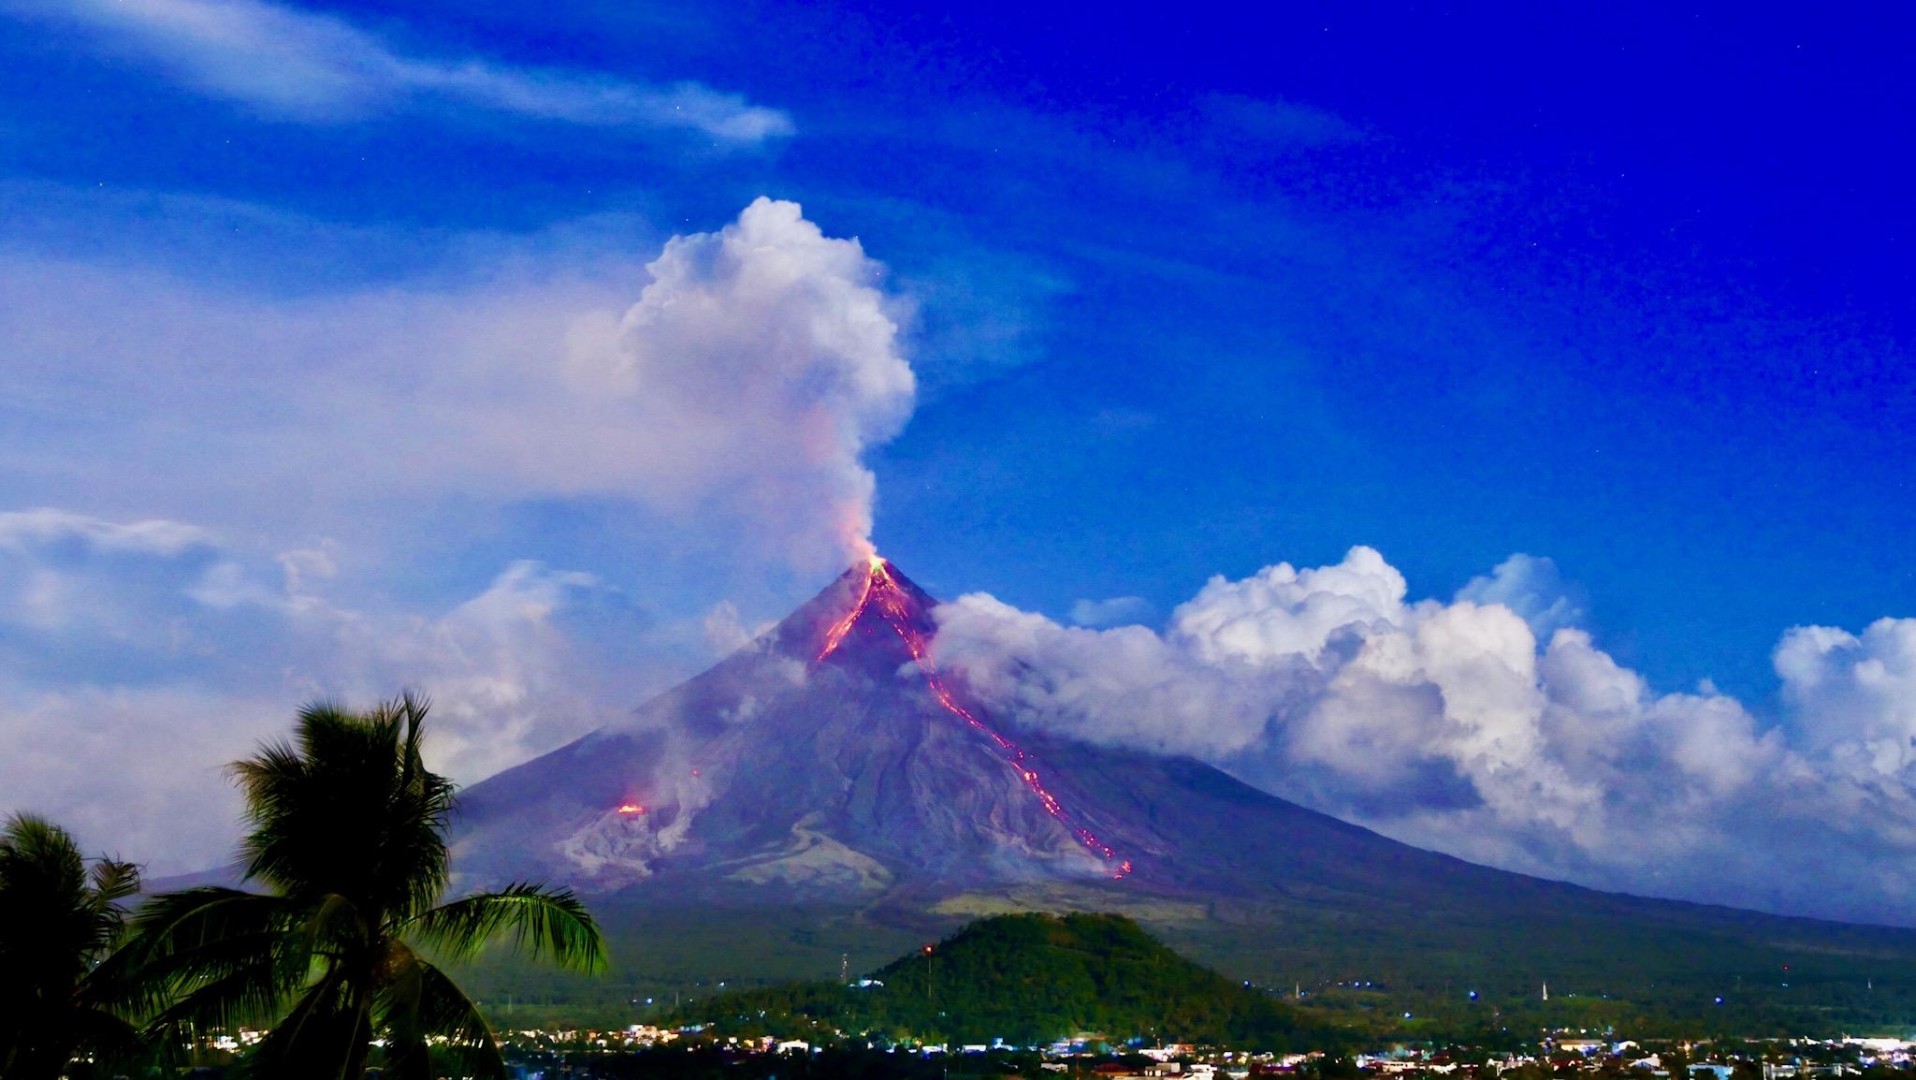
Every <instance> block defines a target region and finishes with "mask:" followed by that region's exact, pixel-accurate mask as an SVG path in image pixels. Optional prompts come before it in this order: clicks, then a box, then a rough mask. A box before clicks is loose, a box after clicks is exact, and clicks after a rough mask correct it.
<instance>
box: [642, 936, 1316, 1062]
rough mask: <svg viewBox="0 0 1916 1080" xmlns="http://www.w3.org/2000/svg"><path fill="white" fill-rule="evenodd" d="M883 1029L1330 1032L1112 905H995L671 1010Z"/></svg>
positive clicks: (1295, 1041) (984, 1035) (1292, 1042)
mask: <svg viewBox="0 0 1916 1080" xmlns="http://www.w3.org/2000/svg"><path fill="white" fill-rule="evenodd" d="M678 1018H679V1019H680V1020H682V1021H685V1022H697V1021H708V1022H711V1023H714V1024H716V1025H718V1026H719V1027H720V1028H721V1029H730V1028H734V1027H736V1028H738V1029H739V1030H741V1031H753V1030H770V1029H774V1028H779V1029H787V1030H790V1029H793V1026H794V1024H813V1025H818V1026H822V1027H825V1028H831V1029H836V1030H842V1031H849V1032H864V1033H870V1034H873V1035H879V1036H884V1037H889V1038H894V1039H901V1040H902V1039H908V1038H909V1039H921V1040H928V1041H951V1042H956V1043H989V1042H992V1041H994V1040H1003V1041H1004V1042H1006V1043H1010V1044H1013V1045H1034V1044H1040V1043H1048V1042H1051V1041H1052V1040H1055V1039H1059V1038H1064V1037H1068V1036H1070V1035H1073V1034H1074V1033H1079V1032H1097V1033H1101V1034H1103V1035H1104V1036H1106V1037H1108V1038H1110V1039H1112V1040H1113V1041H1120V1042H1121V1041H1125V1040H1129V1039H1132V1038H1144V1039H1151V1040H1163V1041H1166V1042H1203V1043H1210V1044H1217V1045H1227V1046H1255V1047H1258V1048H1260V1049H1273V1050H1284V1049H1292V1048H1299V1047H1303V1046H1306V1045H1322V1044H1323V1043H1324V1042H1325V1041H1326V1040H1328V1039H1336V1040H1338V1041H1341V1037H1339V1036H1338V1035H1337V1034H1336V1033H1334V1032H1332V1031H1330V1030H1329V1029H1328V1028H1326V1027H1324V1026H1323V1025H1321V1024H1318V1023H1315V1022H1314V1021H1313V1020H1311V1019H1310V1018H1308V1017H1306V1016H1305V1015H1303V1014H1302V1013H1301V1012H1300V1011H1299V1010H1297V1009H1295V1008H1293V1007H1291V1006H1289V1005H1286V1004H1284V1003H1282V1002H1280V1001H1278V1000H1276V999H1275V998H1273V997H1272V996H1271V995H1270V994H1267V993H1263V992H1261V991H1258V990H1254V989H1251V988H1248V987H1246V986H1243V985H1241V984H1239V983H1234V982H1231V981H1230V980H1229V979H1226V978H1224V977H1223V976H1222V975H1219V974H1217V973H1216V972H1214V971H1211V970H1210V969H1208V968H1204V967H1201V966H1199V965H1198V964H1195V963H1193V962H1191V961H1190V960H1187V959H1185V958H1184V957H1182V956H1179V955H1178V954H1177V953H1175V952H1172V951H1171V950H1170V949H1168V948H1165V947H1164V946H1163V945H1162V944H1159V943H1158V942H1157V941H1156V940H1155V939H1153V938H1152V937H1151V936H1150V935H1149V934H1146V933H1145V932H1144V930H1143V929H1141V928H1140V927H1139V926H1138V925H1137V923H1135V922H1132V921H1131V920H1130V919H1127V918H1125V917H1124V916H1121V915H1091V914H1073V915H1043V914H1022V915H1000V916H995V917H992V918H987V919H981V920H979V921H977V922H974V923H972V924H970V925H968V926H966V927H965V928H964V929H962V930H960V931H958V932H957V933H956V934H953V935H952V936H951V937H948V938H946V939H945V940H944V941H942V942H940V943H938V944H937V945H927V946H925V947H924V948H923V949H922V950H920V951H918V952H914V953H912V954H909V955H907V956H904V957H902V958H900V959H898V960H895V961H893V962H892V963H890V964H887V965H886V966H884V967H882V968H880V969H879V970H878V971H876V972H875V973H873V975H872V976H871V979H870V980H869V981H868V985H862V986H861V985H851V986H846V985H842V984H838V983H828V982H810V983H788V984H785V985H781V986H773V987H766V988H763V989H758V990H748V991H742V992H737V993H727V994H722V995H720V996H718V997H716V998H713V999H711V1000H708V1001H705V1002H701V1003H699V1004H697V1005H694V1006H689V1007H686V1008H684V1009H682V1010H681V1011H680V1015H679V1017H678Z"/></svg>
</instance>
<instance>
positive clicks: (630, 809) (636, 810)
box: [619, 802, 645, 817]
mask: <svg viewBox="0 0 1916 1080" xmlns="http://www.w3.org/2000/svg"><path fill="white" fill-rule="evenodd" d="M619 813H621V814H624V815H626V816H628V817H629V816H631V815H633V814H643V813H645V807H643V806H640V805H639V804H638V803H631V802H629V803H620V804H619Z"/></svg>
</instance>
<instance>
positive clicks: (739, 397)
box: [573, 198, 916, 569]
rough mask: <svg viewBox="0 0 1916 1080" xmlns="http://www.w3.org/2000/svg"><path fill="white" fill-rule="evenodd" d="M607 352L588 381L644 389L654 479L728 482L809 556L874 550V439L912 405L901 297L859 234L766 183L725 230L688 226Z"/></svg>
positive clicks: (800, 562)
mask: <svg viewBox="0 0 1916 1080" xmlns="http://www.w3.org/2000/svg"><path fill="white" fill-rule="evenodd" d="M647 270H648V271H650V273H651V275H652V282H651V284H649V285H647V286H646V288H645V291H644V292H643V293H641V294H640V296H639V301H638V303H637V304H635V305H633V306H632V308H631V310H629V311H627V312H626V313H625V317H624V319H623V320H622V321H621V322H620V324H619V327H618V329H617V332H616V339H615V343H613V344H612V346H611V349H610V350H609V355H608V353H607V352H599V351H597V350H593V349H590V348H588V349H586V350H584V351H583V354H582V355H577V356H575V363H574V369H573V372H574V380H575V386H577V387H578V388H579V389H581V390H587V391H596V392H598V393H602V394H604V395H606V396H608V397H610V398H613V399H616V400H622V401H624V402H626V403H628V404H629V406H630V407H631V409H632V412H633V415H632V416H631V417H630V420H631V422H632V423H633V424H635V425H636V427H637V429H638V431H639V432H641V433H642V434H641V436H640V438H639V439H638V440H637V443H636V445H635V446H634V449H635V450H637V451H639V452H642V453H645V454H647V455H648V456H650V457H651V460H650V461H648V462H646V463H644V464H641V465H638V466H637V468H638V470H639V471H640V472H641V473H642V474H643V475H644V477H645V478H646V483H645V485H644V486H645V487H646V488H647V489H648V494H651V495H655V496H656V495H660V494H663V495H665V496H667V497H668V498H669V497H671V496H672V495H674V494H676V495H678V496H679V497H680V499H681V500H683V501H687V502H691V503H698V502H699V501H700V500H704V499H709V498H713V497H717V498H720V499H722V500H724V501H725V502H726V503H728V504H732V505H733V506H735V507H737V508H739V509H741V510H743V511H744V512H746V513H747V514H749V515H751V516H753V517H755V518H757V519H758V520H759V521H760V522H762V523H764V524H765V525H766V526H767V531H768V532H770V533H777V534H779V537H780V540H779V542H781V543H783V544H785V545H786V546H787V550H786V551H785V552H784V554H785V555H786V556H787V557H788V558H789V559H790V561H791V562H792V563H793V565H795V566H798V567H801V568H805V569H816V568H819V567H821V566H825V565H828V564H831V563H835V564H837V565H840V566H842V565H846V564H848V563H851V562H854V561H857V560H859V559H862V558H865V557H867V556H869V555H870V554H871V553H872V546H871V529H872V502H873V496H874V492H875V489H876V483H875V481H874V479H873V477H872V474H871V471H870V470H869V469H867V468H866V467H865V466H864V464H863V463H862V462H861V460H860V457H861V455H862V454H863V453H864V451H865V450H866V449H867V448H868V447H870V446H872V445H874V444H876V443H881V442H884V441H885V440H887V439H890V438H891V437H892V436H894V435H896V434H897V433H898V432H899V430H900V429H901V428H902V427H903V426H904V424H905V421H906V420H907V419H908V418H909V417H910V415H911V410H912V403H913V398H914V395H915V392H916V380H915V378H914V376H913V374H912V370H911V366H910V364H908V363H907V362H906V360H905V358H904V357H903V356H902V355H901V353H900V351H899V342H898V337H899V316H900V315H901V314H902V311H901V306H900V302H899V301H898V300H896V299H894V298H892V297H890V296H888V295H887V294H886V293H885V292H884V291H882V290H881V288H880V287H879V286H880V283H881V282H882V281H883V278H884V267H883V266H882V265H880V264H879V263H877V262H875V261H873V260H872V259H870V258H868V257H866V255H865V252H864V249H863V248H862V247H860V245H859V243H858V241H857V240H855V239H852V240H842V239H835V238H831V237H827V236H825V235H824V233H823V232H821V231H820V230H819V228H818V226H817V225H814V224H812V223H811V222H809V221H807V220H805V218H804V216H803V214H802V212H801V211H800V209H799V206H798V204H796V203H790V202H778V201H774V200H771V199H766V198H760V199H758V200H756V201H754V202H753V203H752V204H751V205H750V206H748V207H746V208H745V211H744V212H743V213H741V214H740V215H739V218H738V221H736V222H734V223H733V224H731V225H727V226H726V227H725V228H724V229H721V230H720V231H718V232H716V233H696V234H693V235H690V236H680V237H674V238H673V239H672V240H671V241H669V242H668V243H667V244H666V245H665V250H664V252H663V253H662V254H660V256H659V257H658V258H657V259H656V260H654V261H653V262H652V263H651V264H650V265H649V266H648V267H647Z"/></svg>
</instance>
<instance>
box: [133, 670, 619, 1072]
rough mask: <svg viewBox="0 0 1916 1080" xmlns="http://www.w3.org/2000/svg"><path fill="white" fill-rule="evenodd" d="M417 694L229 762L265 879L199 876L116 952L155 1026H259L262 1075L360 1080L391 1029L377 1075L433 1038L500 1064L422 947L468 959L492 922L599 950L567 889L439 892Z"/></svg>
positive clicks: (248, 861)
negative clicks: (123, 957) (248, 884)
mask: <svg viewBox="0 0 1916 1080" xmlns="http://www.w3.org/2000/svg"><path fill="white" fill-rule="evenodd" d="M426 711H427V703H426V702H425V700H424V699H422V698H419V697H415V696H413V695H412V694H406V695H402V696H401V697H399V698H398V699H396V700H394V701H390V702H387V703H385V704H382V705H381V706H379V707H378V708H377V709H374V710H373V711H372V712H370V713H365V714H354V713H349V712H345V711H343V710H341V709H339V708H337V707H335V706H332V705H328V704H323V703H321V704H314V705H309V706H307V707H306V708H305V709H303V710H301V712H300V714H299V722H298V725H297V731H296V734H295V737H294V740H293V741H292V742H290V743H288V742H275V743H268V744H266V745H264V746H262V747H261V748H260V750H259V752H258V753H257V754H255V755H254V756H253V757H250V758H248V759H246V760H244V761H240V762H237V763H235V764H234V765H233V766H232V772H233V775H234V777H235V778H236V779H237V780H238V782H239V786H240V788H241V790H242V791H243V792H244V794H245V796H246V819H247V822H248V824H249V825H250V826H251V830H250V832H248V834H247V836H246V839H245V842H244V844H243V847H242V855H243V857H244V860H245V877H246V879H247V880H248V881H258V882H261V883H263V884H265V885H266V886H268V887H270V889H271V890H272V891H271V892H268V893H255V892H247V891H243V890H239V889H231V888H220V887H204V888H194V889H187V890H184V891H181V892H176V893H170V894H167V895H164V896H159V897H155V898H154V899H153V900H152V901H151V902H149V903H148V904H147V905H145V906H144V907H142V908H141V910H140V912H139V915H138V916H137V918H136V919H135V922H134V929H135V931H136V942H135V945H134V946H133V947H130V948H129V949H128V950H127V963H128V964H129V965H130V966H131V967H132V968H133V969H134V970H135V971H136V972H137V975H138V976H139V977H140V978H141V980H142V981H143V982H144V983H145V985H147V986H149V987H150V988H151V989H152V992H153V998H152V1000H151V1001H150V1004H151V1006H152V1007H153V1009H154V1010H155V1011H156V1016H155V1018H154V1020H153V1021H152V1022H151V1025H150V1027H149V1034H150V1035H151V1036H153V1037H154V1038H156V1039H160V1040H162V1041H166V1042H170V1043H172V1044H173V1045H179V1043H180V1042H181V1040H183V1039H185V1038H190V1037H191V1034H192V1032H193V1031H194V1030H195V1028H196V1027H220V1028H227V1029H231V1028H233V1027H236V1026H239V1025H241V1024H245V1023H251V1024H270V1025H271V1031H270V1032H269V1033H268V1034H267V1035H266V1037H265V1038H264V1039H263V1040H262V1041H261V1043H260V1044H259V1046H258V1047H257V1048H256V1050H255V1051H254V1054H253V1056H252V1058H251V1063H252V1066H253V1067H254V1069H255V1070H256V1071H257V1072H258V1073H259V1074H261V1075H265V1076H271V1077H275V1078H278V1077H287V1078H292V1080H306V1078H312V1080H320V1078H325V1080H356V1078H357V1077H359V1076H360V1074H361V1073H362V1072H363V1071H364V1070H365V1066H366V1061H367V1055H368V1052H369V1044H370V1042H371V1040H373V1039H374V1038H375V1037H376V1036H377V1037H380V1038H382V1039H383V1040H384V1056H385V1069H386V1075H388V1076H396V1077H401V1078H412V1077H421V1078H427V1077H430V1076H431V1075H432V1072H431V1068H430V1065H429V1062H428V1056H427V1039H428V1037H429V1036H440V1037H444V1039H445V1042H446V1046H447V1048H448V1049H449V1050H450V1051H451V1052H453V1053H454V1054H455V1055H457V1056H458V1057H460V1058H461V1059H462V1064H464V1065H465V1066H466V1070H467V1071H468V1073H469V1074H471V1075H477V1076H492V1077H502V1076H504V1074H505V1066H504V1063H503V1062H502V1061H501V1059H500V1055H499V1049H498V1045H497V1043H496V1042H495V1041H494V1039H493V1036H492V1032H491V1030H490V1029H489V1028H488V1027H487V1025H486V1022H485V1020H484V1019H483V1018H482V1017H481V1016H480V1014H479V1011H478V1009H477V1008H476V1007H475V1006H474V1005H473V1003H472V1002H471V1001H470V1000H469V999H468V998H467V997H466V996H465V994H464V993H462V992H461V991H460V989H459V988H458V986H456V985H455V984H454V982H453V981H452V979H451V978H449V977H448V976H447V975H446V974H445V973H444V972H443V971H442V970H441V969H440V968H439V967H438V966H437V965H436V964H434V963H433V962H432V961H431V960H430V959H428V956H427V955H426V954H432V955H436V956H439V957H442V958H461V957H465V956H469V955H471V954H472V953H474V952H476V951H477V950H478V949H479V948H480V947H481V946H482V945H484V944H485V942H486V941H488V940H489V939H491V938H493V937H494V936H495V935H497V934H499V933H501V932H510V934H511V935H512V937H513V939H514V943H515V944H516V945H517V946H518V947H519V948H521V949H523V950H525V951H527V952H529V953H530V954H531V955H532V957H533V958H535V959H540V958H545V959H550V960H552V961H554V962H556V963H559V964H561V965H564V966H568V967H573V968H577V969H580V970H586V971H591V970H596V969H598V968H599V967H601V966H602V965H603V963H604V957H605V946H604V942H603V940H602V939H601V938H600V935H599V931H598V927H597V926H596V925H595V924H594V923H593V920H592V917H591V915H590V914H588V913H587V911H586V910H585V907H584V905H582V904H581V903H580V902H579V900H578V899H577V898H576V897H574V896H573V895H572V893H571V892H570V891H569V890H564V889H547V888H545V887H543V886H540V885H534V884H525V883H520V884H514V885H511V886H508V887H507V888H505V889H503V890H501V891H499V892H493V893H483V894H479V895H474V896H467V897H464V898H462V899H458V900H454V901H452V902H450V903H445V904H441V903H440V898H441V895H442V894H443V893H444V892H445V889H446V886H447V884H448V881H449V877H450V871H449V860H448V854H447V850H446V842H445V831H446V825H447V820H448V817H449V815H450V813H451V811H452V807H453V793H454V786H453V784H452V783H451V782H450V781H448V780H447V779H446V778H444V777H442V776H439V775H438V774H436V773H434V772H432V771H431V770H429V769H427V768H426V767H425V765H424V763H423V762H422V761H421V758H420V753H419V748H420V741H421V738H422V735H423V725H424V720H425V716H426Z"/></svg>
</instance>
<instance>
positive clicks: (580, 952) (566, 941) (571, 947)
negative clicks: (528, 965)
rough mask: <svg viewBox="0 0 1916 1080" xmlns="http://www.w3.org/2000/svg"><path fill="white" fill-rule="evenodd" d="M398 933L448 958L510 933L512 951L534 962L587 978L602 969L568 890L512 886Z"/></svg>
mask: <svg viewBox="0 0 1916 1080" xmlns="http://www.w3.org/2000/svg"><path fill="white" fill-rule="evenodd" d="M398 930H399V932H400V933H403V934H408V935H410V936H412V937H414V938H415V939H416V940H418V941H419V942H420V943H421V944H423V945H426V946H428V947H430V948H432V949H435V950H437V951H439V952H440V953H442V954H443V955H446V956H448V957H452V958H465V957H469V956H471V955H473V954H474V953H476V952H478V951H479V949H480V948H482V947H483V946H484V945H485V944H486V942H487V941H490V940H491V939H492V938H493V937H495V936H497V935H498V934H500V933H502V932H507V931H510V933H511V935H512V943H513V945H514V947H515V948H517V949H519V950H520V951H521V952H525V953H527V954H529V955H530V956H531V957H532V959H534V960H544V959H550V960H551V961H552V962H553V963H556V964H559V965H560V966H562V967H569V968H573V969H575V970H578V971H583V972H587V973H591V972H596V971H598V970H600V969H601V968H603V967H604V966H605V939H604V938H603V937H602V936H601V935H600V934H599V927H598V924H597V923H596V922H594V921H593V919H592V913H591V912H589V911H587V910H586V907H585V904H584V903H582V902H581V901H580V900H579V898H578V897H577V896H575V895H573V893H572V890H570V889H548V888H546V887H545V886H544V885H538V884H532V883H529V882H515V883H514V884H511V885H508V886H506V887H505V888H504V889H501V890H499V891H498V892H492V893H481V894H479V895H477V896H468V897H466V898H464V899H462V900H454V901H453V902H451V903H449V904H443V905H441V906H439V907H436V908H433V909H432V910H431V911H427V912H425V913H423V914H421V915H419V916H417V917H416V918H414V919H411V920H409V921H407V922H405V923H402V924H400V926H399V927H398Z"/></svg>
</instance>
